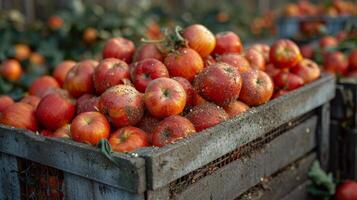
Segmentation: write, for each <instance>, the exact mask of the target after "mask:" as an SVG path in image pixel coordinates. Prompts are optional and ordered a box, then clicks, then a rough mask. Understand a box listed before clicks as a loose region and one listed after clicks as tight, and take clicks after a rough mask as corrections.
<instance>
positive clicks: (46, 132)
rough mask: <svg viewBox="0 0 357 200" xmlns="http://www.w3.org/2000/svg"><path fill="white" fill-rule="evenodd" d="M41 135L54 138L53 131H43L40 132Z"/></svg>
mask: <svg viewBox="0 0 357 200" xmlns="http://www.w3.org/2000/svg"><path fill="white" fill-rule="evenodd" d="M40 135H42V136H45V137H53V133H52V131H49V130H42V131H41V132H40Z"/></svg>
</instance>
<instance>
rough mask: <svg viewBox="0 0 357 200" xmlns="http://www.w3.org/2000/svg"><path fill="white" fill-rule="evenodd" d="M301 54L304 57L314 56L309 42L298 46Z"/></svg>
mask: <svg viewBox="0 0 357 200" xmlns="http://www.w3.org/2000/svg"><path fill="white" fill-rule="evenodd" d="M300 51H301V54H302V56H303V57H304V58H310V59H312V57H313V56H314V49H313V47H312V46H311V45H310V44H306V45H303V46H301V47H300Z"/></svg>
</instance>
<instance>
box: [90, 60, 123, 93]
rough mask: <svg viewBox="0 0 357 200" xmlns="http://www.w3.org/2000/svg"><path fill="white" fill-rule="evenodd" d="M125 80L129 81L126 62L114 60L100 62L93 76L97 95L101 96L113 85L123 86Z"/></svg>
mask: <svg viewBox="0 0 357 200" xmlns="http://www.w3.org/2000/svg"><path fill="white" fill-rule="evenodd" d="M125 79H130V74H129V66H128V64H126V62H124V61H122V60H119V59H116V58H107V59H104V60H102V61H100V63H99V65H98V66H97V67H96V68H95V71H94V74H93V82H94V88H95V90H96V92H97V94H102V93H103V92H105V90H107V89H108V88H110V87H112V86H114V85H119V84H124V81H123V80H125Z"/></svg>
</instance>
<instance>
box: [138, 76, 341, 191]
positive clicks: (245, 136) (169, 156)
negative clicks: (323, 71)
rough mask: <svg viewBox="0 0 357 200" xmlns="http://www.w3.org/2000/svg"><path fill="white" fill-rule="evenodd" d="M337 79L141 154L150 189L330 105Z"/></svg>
mask: <svg viewBox="0 0 357 200" xmlns="http://www.w3.org/2000/svg"><path fill="white" fill-rule="evenodd" d="M334 92H335V79H334V77H333V76H331V75H325V76H323V77H322V78H320V79H319V80H317V81H315V82H313V83H311V84H309V85H306V86H304V87H303V88H300V89H298V90H296V91H293V92H290V93H289V94H287V95H284V96H282V97H280V98H277V99H275V100H272V101H270V102H269V103H267V104H265V105H262V106H259V107H256V108H252V109H250V110H249V111H248V112H246V113H243V114H242V115H240V116H238V117H237V118H234V119H232V120H229V121H226V122H224V123H222V124H220V125H217V126H215V127H213V128H210V129H206V130H205V131H202V132H201V133H199V134H195V135H193V136H192V137H190V138H187V139H184V140H180V141H179V142H177V143H175V144H172V145H168V146H166V147H163V148H160V149H151V150H150V151H145V152H140V155H141V156H143V157H145V160H146V165H147V174H148V176H147V177H148V180H147V182H148V184H147V185H148V188H149V189H157V188H160V187H163V186H164V185H167V184H168V183H170V182H172V181H173V180H175V179H177V178H180V177H182V176H183V175H186V174H188V173H189V172H191V171H193V170H195V169H197V168H199V167H201V166H203V165H205V164H207V163H209V162H210V161H212V160H215V159H217V158H219V157H221V156H222V155H224V154H226V153H228V152H231V151H232V150H234V149H236V148H237V147H239V146H241V145H244V144H246V143H248V142H250V141H252V140H254V139H255V138H258V137H260V136H262V135H263V134H264V133H267V132H269V131H271V130H273V129H275V128H277V127H279V126H281V125H283V124H285V123H287V122H289V121H290V120H292V119H294V118H296V117H298V116H300V115H302V114H304V113H307V112H308V111H311V110H313V109H315V108H317V107H318V106H320V105H322V104H324V103H326V102H328V101H329V100H330V99H331V98H332V97H333V96H334Z"/></svg>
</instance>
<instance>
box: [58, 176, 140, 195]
mask: <svg viewBox="0 0 357 200" xmlns="http://www.w3.org/2000/svg"><path fill="white" fill-rule="evenodd" d="M64 187H65V191H64V194H65V199H68V200H83V199H86V200H116V199H117V200H144V199H145V197H144V194H143V193H142V194H134V193H130V192H128V191H125V190H121V189H118V188H113V187H110V186H108V185H105V184H102V183H98V182H95V181H91V180H89V179H86V178H83V177H80V176H77V175H73V174H70V173H65V174H64Z"/></svg>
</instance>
